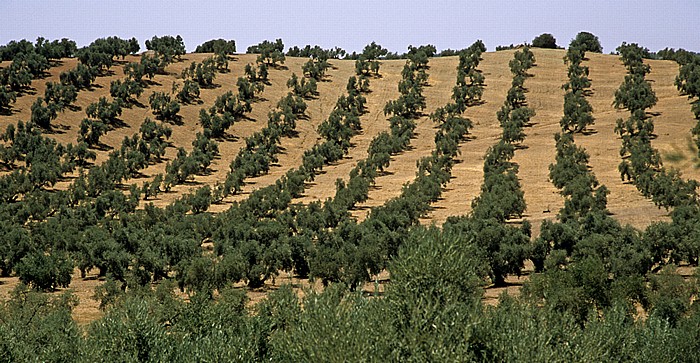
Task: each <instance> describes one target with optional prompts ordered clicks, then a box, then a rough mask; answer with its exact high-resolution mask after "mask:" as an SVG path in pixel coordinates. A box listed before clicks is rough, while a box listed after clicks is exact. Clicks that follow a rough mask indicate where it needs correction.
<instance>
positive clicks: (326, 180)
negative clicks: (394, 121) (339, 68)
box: [298, 61, 403, 203]
mask: <svg viewBox="0 0 700 363" xmlns="http://www.w3.org/2000/svg"><path fill="white" fill-rule="evenodd" d="M401 68H403V62H402V61H384V62H382V64H381V66H380V70H379V73H380V75H381V77H380V78H372V79H371V80H370V86H369V87H370V90H371V92H370V93H369V94H366V95H365V98H366V99H367V103H366V104H365V106H366V111H367V112H366V113H365V114H364V115H362V116H361V117H360V123H361V124H362V130H361V131H360V133H359V134H357V135H355V136H353V138H352V139H351V140H350V142H351V144H352V145H351V147H350V149H349V150H348V154H347V155H346V156H345V157H344V158H343V159H341V160H339V161H338V162H336V163H335V164H332V165H329V166H325V167H324V168H323V171H322V172H321V174H319V175H317V176H316V178H315V179H314V181H313V182H311V183H308V184H307V188H306V191H305V192H304V196H303V197H302V198H299V199H298V201H299V202H301V203H310V202H313V201H317V200H321V201H323V200H326V199H327V198H331V197H333V196H334V195H335V182H336V180H337V179H339V178H340V179H343V180H345V181H347V180H348V179H349V177H350V171H351V170H352V169H353V168H354V167H355V165H357V162H358V161H360V160H363V159H365V158H366V157H367V150H368V148H369V144H370V142H371V141H372V139H374V137H375V136H376V135H378V134H379V133H381V132H382V131H386V130H389V121H387V120H386V117H385V116H384V105H385V104H386V102H387V101H389V100H391V99H394V98H396V97H398V95H399V92H398V89H397V85H398V82H399V80H400V79H401ZM353 70H354V68H353ZM348 77H349V76H348ZM345 82H347V78H346V79H345ZM343 89H344V88H343ZM334 104H335V102H334V103H333V105H334ZM329 113H330V110H329Z"/></svg>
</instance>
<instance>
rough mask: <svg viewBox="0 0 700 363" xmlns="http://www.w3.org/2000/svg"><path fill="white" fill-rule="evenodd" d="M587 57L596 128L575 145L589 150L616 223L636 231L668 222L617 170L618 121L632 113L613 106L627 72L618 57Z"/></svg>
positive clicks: (579, 138) (591, 101)
mask: <svg viewBox="0 0 700 363" xmlns="http://www.w3.org/2000/svg"><path fill="white" fill-rule="evenodd" d="M586 57H588V58H589V59H590V60H589V61H586V62H584V65H587V66H588V67H589V69H590V78H591V90H592V91H593V94H592V95H591V96H589V97H588V101H589V102H590V103H591V106H593V117H595V124H594V125H593V126H592V127H590V130H591V131H592V134H589V135H583V136H581V135H577V136H576V144H577V145H579V146H582V147H584V148H586V151H587V152H588V154H589V155H590V161H589V164H590V166H591V167H592V170H593V173H595V175H596V177H597V178H598V181H599V182H600V183H601V184H604V185H605V186H606V187H607V188H608V190H610V194H609V195H608V210H610V212H612V213H613V216H614V217H615V218H616V219H617V220H619V221H620V222H621V223H622V224H631V225H633V226H635V227H637V228H644V227H646V226H647V225H649V224H650V223H651V222H652V221H656V220H665V219H666V217H665V215H666V211H665V210H660V209H658V208H656V207H655V206H654V204H653V203H652V202H651V201H649V200H648V199H646V198H644V196H642V195H641V194H640V193H639V191H637V188H636V187H635V186H634V185H632V184H631V183H623V182H622V181H621V179H620V172H619V171H618V169H617V167H618V165H619V164H620V161H621V159H620V152H619V151H620V146H621V140H620V138H619V137H618V136H617V134H616V133H615V131H614V129H615V123H616V120H617V119H619V118H627V117H629V112H628V111H627V110H616V109H615V108H614V107H613V106H612V103H613V100H614V99H615V91H616V90H617V89H618V88H619V87H620V84H621V83H622V82H623V81H624V78H625V74H626V73H627V70H626V69H625V67H624V66H623V65H622V63H621V62H620V60H619V58H618V57H613V56H609V55H602V54H591V53H587V54H586Z"/></svg>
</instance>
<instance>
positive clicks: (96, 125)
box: [78, 118, 108, 146]
mask: <svg viewBox="0 0 700 363" xmlns="http://www.w3.org/2000/svg"><path fill="white" fill-rule="evenodd" d="M107 129H108V127H107V125H105V124H104V123H103V122H102V121H98V120H92V119H89V118H85V119H83V121H81V122H80V131H79V132H78V141H81V142H85V143H87V144H88V145H90V146H95V145H98V144H99V143H100V137H101V136H102V135H104V134H106V133H107Z"/></svg>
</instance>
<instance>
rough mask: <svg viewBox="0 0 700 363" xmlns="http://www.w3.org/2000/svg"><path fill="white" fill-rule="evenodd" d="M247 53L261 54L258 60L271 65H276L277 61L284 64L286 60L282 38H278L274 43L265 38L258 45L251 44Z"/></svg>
mask: <svg viewBox="0 0 700 363" xmlns="http://www.w3.org/2000/svg"><path fill="white" fill-rule="evenodd" d="M246 53H252V54H259V56H258V59H257V62H258V63H264V64H266V65H269V66H275V65H276V64H277V63H280V64H284V60H285V57H284V43H282V39H277V40H275V42H274V43H273V42H271V41H269V40H265V41H263V42H262V43H260V44H258V45H251V46H250V47H248V49H247V50H246Z"/></svg>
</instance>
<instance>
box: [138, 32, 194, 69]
mask: <svg viewBox="0 0 700 363" xmlns="http://www.w3.org/2000/svg"><path fill="white" fill-rule="evenodd" d="M146 49H148V50H152V51H155V52H156V54H157V55H158V56H159V57H160V58H161V63H165V64H170V63H172V62H173V61H175V60H176V59H177V60H179V59H180V58H181V57H182V56H183V55H185V42H184V41H183V40H182V37H181V36H180V35H177V36H175V37H173V36H171V35H164V36H162V37H158V36H153V38H151V40H146Z"/></svg>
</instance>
